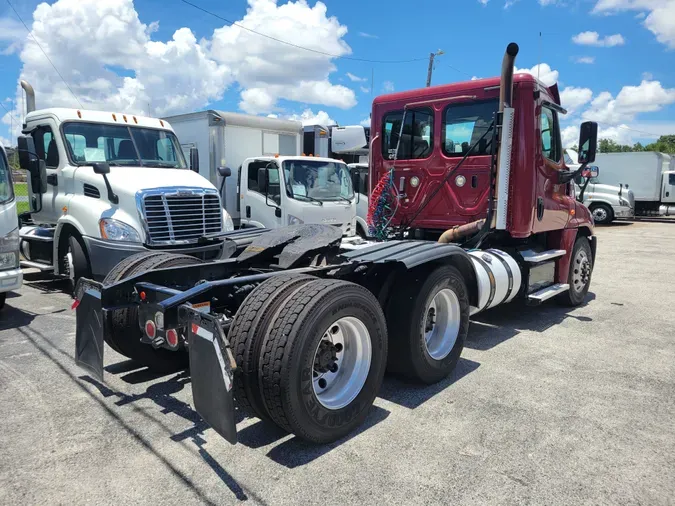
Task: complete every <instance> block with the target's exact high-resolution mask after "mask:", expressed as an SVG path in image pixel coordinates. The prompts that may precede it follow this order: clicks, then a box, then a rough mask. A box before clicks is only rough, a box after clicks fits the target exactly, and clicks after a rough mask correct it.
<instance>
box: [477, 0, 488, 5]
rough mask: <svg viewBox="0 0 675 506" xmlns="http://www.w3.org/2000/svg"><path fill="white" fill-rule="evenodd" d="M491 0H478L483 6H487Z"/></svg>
mask: <svg viewBox="0 0 675 506" xmlns="http://www.w3.org/2000/svg"><path fill="white" fill-rule="evenodd" d="M489 1H490V0H478V3H480V4H482V5H487V4H488V2H489Z"/></svg>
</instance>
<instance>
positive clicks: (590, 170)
mask: <svg viewBox="0 0 675 506" xmlns="http://www.w3.org/2000/svg"><path fill="white" fill-rule="evenodd" d="M598 174H600V169H599V168H598V167H597V166H596V165H589V166H588V167H586V168H585V169H584V171H583V172H582V173H581V175H582V176H584V177H598Z"/></svg>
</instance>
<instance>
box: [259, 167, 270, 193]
mask: <svg viewBox="0 0 675 506" xmlns="http://www.w3.org/2000/svg"><path fill="white" fill-rule="evenodd" d="M268 179H269V173H268V172H267V168H260V169H258V191H259V192H260V193H262V194H263V195H267V181H268Z"/></svg>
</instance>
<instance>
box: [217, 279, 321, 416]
mask: <svg viewBox="0 0 675 506" xmlns="http://www.w3.org/2000/svg"><path fill="white" fill-rule="evenodd" d="M315 279H316V278H315V277H312V276H307V275H305V274H281V275H279V276H274V277H273V278H270V279H268V280H266V281H264V282H262V283H261V284H259V285H258V286H257V287H256V288H255V289H254V290H253V291H252V292H251V293H250V294H249V296H248V297H246V300H244V303H243V304H242V305H241V306H240V307H239V310H238V311H237V313H236V314H235V315H234V319H233V320H232V327H231V328H230V331H229V333H228V335H227V338H228V340H229V341H230V344H231V346H232V349H233V351H234V356H235V360H236V362H237V370H238V371H239V372H240V375H239V378H237V381H235V382H234V396H235V398H236V399H237V401H238V403H239V406H240V407H241V408H243V409H244V410H246V411H249V412H250V413H251V414H252V415H254V416H257V417H258V418H261V419H269V415H268V414H267V410H266V409H265V404H264V402H263V400H262V394H261V390H260V385H259V382H258V367H259V365H260V351H261V349H262V344H263V341H264V339H265V336H266V335H267V334H268V333H269V327H270V325H271V324H272V323H273V322H274V319H275V318H276V315H277V313H278V310H279V308H280V307H281V305H282V304H283V303H284V302H285V301H286V299H287V298H288V297H292V296H293V294H295V293H296V292H297V290H299V289H301V288H302V287H303V286H304V285H305V284H307V283H309V282H310V281H312V280H315Z"/></svg>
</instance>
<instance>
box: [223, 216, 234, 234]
mask: <svg viewBox="0 0 675 506" xmlns="http://www.w3.org/2000/svg"><path fill="white" fill-rule="evenodd" d="M224 214H225V219H224V220H223V231H224V232H232V231H233V230H234V222H233V221H232V217H231V216H230V213H228V212H225V213H224Z"/></svg>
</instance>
